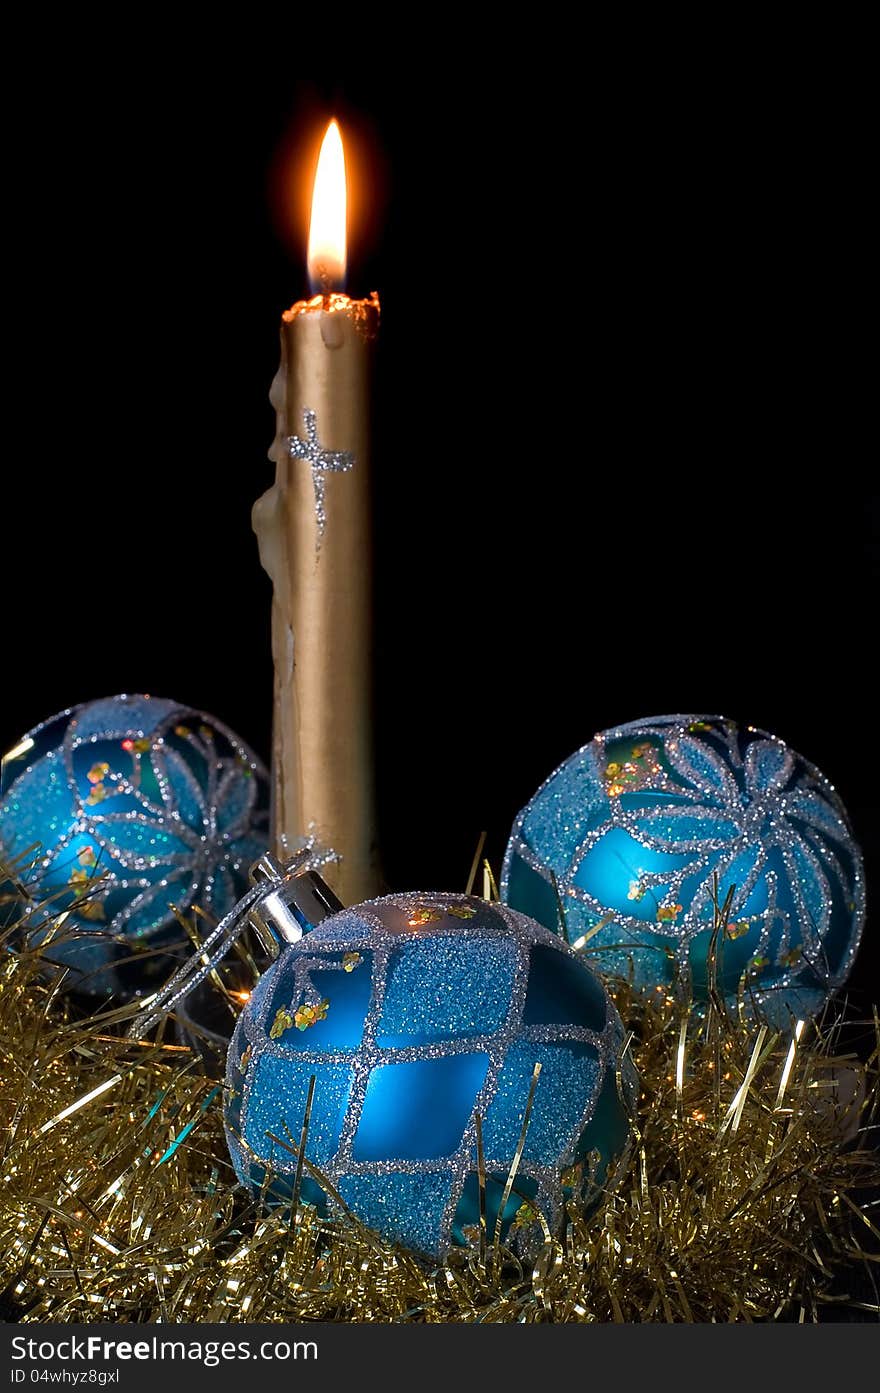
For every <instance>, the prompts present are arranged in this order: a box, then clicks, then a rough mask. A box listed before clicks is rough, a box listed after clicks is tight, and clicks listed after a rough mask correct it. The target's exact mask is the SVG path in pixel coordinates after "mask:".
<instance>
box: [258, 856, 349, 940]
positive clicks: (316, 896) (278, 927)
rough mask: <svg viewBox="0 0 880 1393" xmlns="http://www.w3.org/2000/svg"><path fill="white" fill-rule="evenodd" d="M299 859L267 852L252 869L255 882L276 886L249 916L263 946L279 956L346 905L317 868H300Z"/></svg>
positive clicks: (262, 897) (261, 899) (263, 897)
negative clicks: (279, 856)
mask: <svg viewBox="0 0 880 1393" xmlns="http://www.w3.org/2000/svg"><path fill="white" fill-rule="evenodd" d="M299 866H300V862H299V861H298V860H296V859H295V860H292V861H288V862H287V863H286V864H285V863H284V862H283V861H279V859H278V857H277V856H273V855H272V853H271V852H266V854H265V855H264V856H261V857H260V859H259V860H258V861H255V862H254V864H253V865H252V866H251V869H250V881H251V884H252V885H266V884H269V885H275V886H276V887H277V888H276V889H275V890H273V891H271V892H270V893H269V894H267V895H263V896H261V897H260V899H259V900H258V901H257V902H256V904H255V905H254V907H253V908H252V910H251V912H250V915H249V919H250V923H251V926H252V927H253V929H254V932H255V933H256V935H257V938H258V939H259V940H260V944H261V946H262V947H263V948H264V949H265V951H266V952H267V953H268V954H269V956H270V957H272V958H277V957H278V954H279V952H280V950H281V948H282V947H284V945H285V944H289V943H296V942H297V941H298V940H299V939H301V938H302V936H303V934H304V933H306V932H307V931H308V930H309V929H313V928H314V927H315V925H316V924H320V923H321V922H322V921H323V920H324V919H329V918H330V916H331V915H332V914H338V912H339V910H341V909H342V908H343V905H342V901H341V900H338V899H337V898H336V896H335V895H334V893H333V891H332V890H331V889H330V887H329V885H328V884H327V883H326V881H325V880H323V879H322V877H321V876H319V875H318V873H317V871H313V870H305V871H304V870H301V869H299Z"/></svg>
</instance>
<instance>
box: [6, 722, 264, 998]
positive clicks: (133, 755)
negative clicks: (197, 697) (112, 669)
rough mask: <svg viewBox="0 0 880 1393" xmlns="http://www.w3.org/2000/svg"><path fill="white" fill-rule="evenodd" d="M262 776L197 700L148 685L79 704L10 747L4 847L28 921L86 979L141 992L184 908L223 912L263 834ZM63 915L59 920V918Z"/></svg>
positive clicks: (82, 985) (81, 981)
mask: <svg viewBox="0 0 880 1393" xmlns="http://www.w3.org/2000/svg"><path fill="white" fill-rule="evenodd" d="M267 825H268V778H267V775H266V772H265V770H264V769H263V766H262V765H261V763H260V761H259V760H258V759H257V757H256V755H255V754H254V753H253V752H252V751H251V750H250V749H249V748H248V746H247V745H245V743H244V742H243V741H242V740H240V739H239V737H238V736H237V735H235V734H234V733H233V732H232V731H231V730H229V729H228V728H227V727H226V726H224V725H222V724H221V723H220V722H219V721H217V720H215V718H214V717H213V716H208V715H205V713H204V712H200V711H194V710H192V708H190V707H188V706H181V705H180V704H179V703H178V702H175V701H168V700H165V699H163V698H160V697H150V696H128V695H125V696H115V697H109V698H107V699H105V700H100V701H91V702H87V703H85V704H84V705H82V706H76V707H73V708H71V709H70V710H67V711H62V712H61V714H60V715H58V716H54V717H53V718H52V719H51V720H49V721H45V722H44V723H43V724H42V725H39V726H37V727H36V728H35V729H34V730H32V731H30V732H29V734H28V735H26V736H25V737H24V738H23V739H22V740H20V741H19V742H18V744H17V745H16V746H15V747H14V748H13V749H12V750H10V751H9V753H8V754H7V755H6V757H5V758H4V760H3V763H2V780H0V860H3V861H4V862H5V863H6V864H7V866H8V865H9V864H10V863H11V862H12V861H13V860H17V861H18V863H19V865H18V867H17V876H18V878H19V879H20V880H21V881H22V882H23V885H24V888H25V890H26V891H27V892H28V894H29V895H30V897H31V901H32V906H33V907H32V909H31V911H30V914H29V923H30V924H31V925H37V926H40V925H46V926H47V929H46V932H47V934H48V932H49V926H50V925H52V926H53V928H52V938H51V941H46V934H43V935H42V936H43V939H44V943H45V952H46V956H47V957H48V958H51V959H52V960H53V961H55V962H59V963H62V964H64V965H65V966H67V967H68V968H70V974H69V978H68V983H69V985H70V986H72V987H75V988H76V989H77V990H79V991H80V992H83V993H89V994H100V995H104V994H106V993H108V992H111V991H112V992H115V993H117V994H119V993H122V994H126V993H130V992H136V991H138V990H140V989H143V988H145V987H147V986H149V985H151V984H152V980H153V977H156V978H158V980H162V979H164V977H166V976H167V974H168V969H169V962H168V958H167V956H165V955H163V954H161V953H156V952H155V951H153V950H156V949H161V948H162V947H163V946H164V945H167V944H168V943H169V942H170V941H171V940H172V939H175V940H177V941H180V940H181V938H182V937H183V934H182V931H181V929H180V925H179V923H178V920H177V918H176V916H175V913H174V910H173V909H172V904H173V905H174V906H176V908H177V910H178V912H183V911H186V910H187V909H189V908H190V907H191V906H192V905H198V906H199V907H200V908H201V909H203V910H205V911H206V912H207V913H208V914H211V915H214V916H215V917H217V918H220V917H222V916H223V915H224V914H226V913H227V911H228V910H229V909H230V908H231V907H232V906H233V904H234V903H235V902H236V900H237V899H238V897H239V896H240V895H241V893H242V891H243V890H244V889H245V888H246V886H247V873H248V867H249V866H250V864H251V862H252V861H253V860H254V859H255V858H256V857H257V856H259V855H260V854H261V852H262V850H263V848H264V847H265V845H266V837H267V831H266V828H267ZM62 916H63V922H60V921H61V918H62Z"/></svg>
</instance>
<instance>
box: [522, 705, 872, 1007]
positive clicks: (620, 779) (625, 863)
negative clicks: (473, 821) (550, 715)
mask: <svg viewBox="0 0 880 1393" xmlns="http://www.w3.org/2000/svg"><path fill="white" fill-rule="evenodd" d="M716 876H717V882H718V899H719V902H720V903H723V902H724V900H725V897H726V896H727V894H728V891H730V890H731V889H732V890H733V900H732V907H731V914H730V923H729V926H728V929H727V932H726V933H725V935H724V936H723V937H722V938H720V939H719V941H718V943H717V945H716V959H715V961H716V971H717V982H718V985H719V987H720V989H721V991H722V992H723V993H725V994H726V995H727V997H728V1000H729V1001H730V1002H731V1003H732V1002H733V1001H734V1000H735V998H736V996H737V994H738V993H739V992H743V993H744V996H745V999H746V1001H747V1003H754V1005H755V1007H756V1008H757V1010H758V1011H759V1013H760V1014H761V1015H763V1016H764V1017H766V1018H767V1019H769V1020H770V1021H771V1023H773V1024H777V1025H780V1026H782V1025H786V1024H787V1023H788V1021H789V1018H790V1015H791V1014H794V1015H795V1016H805V1015H812V1014H814V1013H815V1012H817V1011H819V1010H820V1009H821V1007H822V1005H823V1004H824V1003H825V1001H826V1000H827V999H828V997H829V995H830V994H831V993H832V992H833V991H834V990H835V989H836V988H837V987H839V986H840V985H841V983H842V982H843V981H844V980H845V979H846V976H847V974H848V972H849V970H850V967H851V965H852V961H853V958H854V957H855V953H856V949H857V947H858V942H859V938H860V935H861V932H862V927H863V925H864V918H865V889H864V875H863V869H862V858H861V853H860V851H859V848H858V846H857V845H856V843H855V841H854V840H853V837H852V833H851V831H850V827H849V823H848V820H847V815H846V810H845V808H844V806H843V803H842V802H841V800H840V798H839V797H838V795H837V793H836V792H835V790H834V788H833V787H832V786H831V784H830V783H829V782H828V780H827V779H826V778H824V776H823V775H822V774H820V772H819V770H818V769H816V768H815V767H814V766H813V765H812V764H809V763H808V762H807V761H806V760H805V759H803V758H802V757H801V756H800V755H798V754H795V752H794V751H793V750H791V749H789V748H788V746H787V745H785V744H784V743H783V742H782V741H781V740H779V739H778V738H777V737H775V736H772V735H767V734H766V733H765V732H764V731H761V730H756V729H755V728H754V727H752V726H749V727H748V728H742V727H739V726H737V725H736V724H735V723H734V722H733V721H729V720H726V719H724V718H723V717H720V716H658V717H655V718H652V719H649V720H644V721H633V722H630V723H629V724H628V725H622V726H616V727H615V728H614V729H613V730H606V731H603V732H602V733H601V734H599V735H597V736H595V738H594V739H593V740H591V741H590V743H589V744H588V745H585V746H584V747H583V749H581V750H578V751H577V753H576V754H574V755H572V756H571V758H570V759H567V760H566V761H565V763H564V764H562V765H560V767H559V768H558V769H557V770H556V771H555V772H554V773H553V774H551V775H550V777H549V779H547V781H546V782H545V783H544V784H542V786H541V788H539V789H538V792H537V793H536V794H535V796H534V798H532V800H531V802H529V803H528V804H527V805H526V807H525V808H524V809H523V811H522V812H521V813H520V814H519V816H518V817H517V819H516V822H515V823H514V828H513V833H512V835H511V839H510V842H509V844H508V848H507V854H506V857H505V862H504V868H503V874H502V891H501V894H502V899H504V900H505V901H506V902H507V903H508V904H510V905H512V906H513V907H515V908H516V909H519V910H522V911H523V912H524V913H527V914H531V915H533V916H534V917H535V918H536V919H538V920H540V921H541V922H542V923H544V924H549V925H557V924H558V923H559V898H558V897H559V896H561V899H562V904H563V908H564V917H565V924H566V931H567V933H568V936H569V939H570V940H571V942H572V943H573V944H575V945H576V946H578V945H581V944H584V943H586V944H587V945H588V948H589V951H590V952H591V953H592V954H593V957H592V961H593V962H594V964H595V965H596V967H597V968H598V969H599V970H600V971H602V972H604V973H616V974H620V975H623V976H627V975H629V973H630V972H632V974H633V976H634V981H635V983H636V985H637V986H639V987H641V988H645V989H653V988H655V987H656V986H663V987H665V986H666V984H667V983H669V982H670V981H671V980H672V978H673V976H674V975H676V976H679V978H680V979H681V978H682V977H683V979H684V980H688V979H690V982H691V985H692V988H693V993H694V996H695V998H696V999H697V1000H700V999H705V998H706V995H707V988H708V976H709V959H710V945H711V942H712V926H713V919H714V907H713V880H714V877H716Z"/></svg>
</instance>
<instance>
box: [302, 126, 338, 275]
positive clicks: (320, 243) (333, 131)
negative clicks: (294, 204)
mask: <svg viewBox="0 0 880 1393" xmlns="http://www.w3.org/2000/svg"><path fill="white" fill-rule="evenodd" d="M345 214H346V191H345V154H344V152H343V149H342V135H341V134H340V130H339V126H338V125H337V123H336V121H331V122H330V125H329V126H328V127H327V130H326V132H325V135H324V140H323V142H322V144H321V153H320V155H319V156H318V168H317V170H316V171H315V183H314V187H313V189H312V216H311V221H310V222H309V252H308V267H309V280H310V281H311V283H312V290H313V292H316V293H317V292H319V291H320V292H323V293H324V294H329V293H330V291H332V290H341V289H342V288H343V286H344V284H345V252H346V248H345Z"/></svg>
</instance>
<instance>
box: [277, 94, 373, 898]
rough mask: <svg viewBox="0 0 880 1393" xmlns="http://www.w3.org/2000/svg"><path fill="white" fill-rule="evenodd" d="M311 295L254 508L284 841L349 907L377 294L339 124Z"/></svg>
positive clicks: (288, 328)
mask: <svg viewBox="0 0 880 1393" xmlns="http://www.w3.org/2000/svg"><path fill="white" fill-rule="evenodd" d="M308 270H309V279H310V281H311V289H312V292H313V294H312V298H311V299H309V300H300V301H298V302H297V303H296V304H294V305H293V306H291V308H290V309H289V310H286V311H285V312H284V314H283V315H282V323H281V365H280V367H279V369H278V373H277V375H276V377H275V380H274V382H273V384H272V390H271V394H270V397H271V401H272V404H273V406H274V407H275V409H276V412H277V434H276V437H275V441H274V443H273V446H272V449H271V450H270V452H269V457H270V459H272V460H274V462H275V466H276V476H275V483H274V485H273V487H272V488H271V489H269V491H268V492H267V493H265V494H264V495H263V497H262V498H260V499H258V501H257V503H256V504H255V506H254V511H253V524H254V531H255V532H256V534H257V538H258V541H259V545H260V559H261V561H262V564H263V566H264V568H265V570H266V571H267V572H268V574H269V576H270V578H271V580H272V585H273V592H274V593H273V603H272V653H273V659H274V665H275V692H274V727H273V745H272V785H273V795H272V796H273V839H274V842H275V850H276V852H277V853H278V854H279V855H281V856H283V855H284V854H285V852H286V851H288V850H291V849H293V848H294V847H296V846H297V845H298V844H300V842H301V839H303V838H305V837H309V836H312V837H314V838H315V839H316V840H317V841H318V842H319V843H320V844H322V845H323V846H326V847H331V848H332V849H333V850H334V851H335V852H337V853H338V855H339V857H340V860H339V862H338V864H337V865H335V866H329V867H328V868H327V872H326V879H327V880H328V881H329V882H330V883H331V884H332V886H333V889H334V890H335V891H336V892H337V894H338V895H339V896H340V898H341V899H342V900H343V901H344V902H346V903H348V904H353V903H356V902H357V901H359V900H364V899H367V898H369V897H370V896H371V895H375V894H376V893H378V891H379V889H380V888H381V886H380V876H379V872H378V855H377V845H376V831H375V812H374V773H373V732H372V713H371V706H372V700H371V685H372V684H371V669H370V656H371V604H372V597H371V555H370V553H371V535H370V488H369V483H370V481H369V380H370V362H371V357H372V352H371V346H372V340H373V339H374V338H375V335H376V331H377V328H378V321H379V301H378V297H377V296H376V294H375V293H373V294H372V295H371V296H370V298H369V299H366V300H352V299H350V298H349V296H348V295H346V294H345V290H344V286H345V274H346V182H345V160H344V153H343V147H342V138H341V135H340V132H339V127H338V126H337V124H336V122H335V121H331V123H330V125H329V127H328V128H327V132H326V135H325V136H324V141H323V144H322V146H321V154H320V157H319V159H318V167H317V172H316V175H315V181H314V187H313V194H312V215H311V223H310V228H309V251H308Z"/></svg>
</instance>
